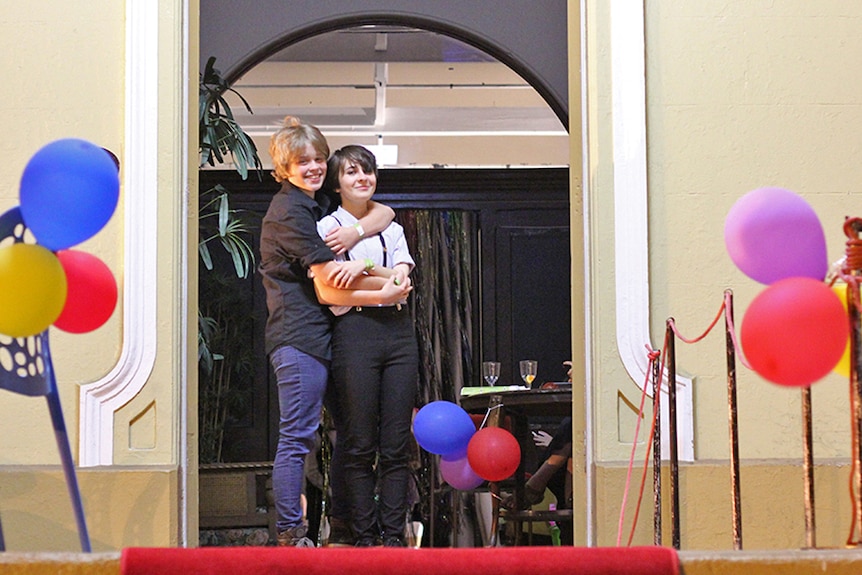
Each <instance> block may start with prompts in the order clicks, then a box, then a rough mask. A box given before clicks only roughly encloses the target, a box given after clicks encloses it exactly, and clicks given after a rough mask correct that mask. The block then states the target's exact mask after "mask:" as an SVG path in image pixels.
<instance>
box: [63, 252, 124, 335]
mask: <svg viewBox="0 0 862 575" xmlns="http://www.w3.org/2000/svg"><path fill="white" fill-rule="evenodd" d="M57 257H58V258H59V260H60V264H62V266H63V270H64V271H65V272H66V280H67V282H68V284H69V292H68V295H67V296H66V305H65V306H64V307H63V311H62V312H61V313H60V317H58V318H57V320H56V321H55V322H54V326H55V327H58V328H59V329H62V330H63V331H68V332H70V333H85V332H88V331H93V330H94V329H96V328H98V327H100V326H102V325H103V324H104V323H105V322H106V321H108V318H110V317H111V314H112V313H114V308H115V307H116V306H117V282H116V280H115V279H114V274H113V273H111V269H110V268H109V267H108V266H107V265H105V263H104V262H102V260H100V259H99V258H97V257H96V256H94V255H91V254H88V253H86V252H82V251H78V250H62V251H59V252H57Z"/></svg>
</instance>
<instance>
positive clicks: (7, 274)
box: [0, 243, 67, 337]
mask: <svg viewBox="0 0 862 575" xmlns="http://www.w3.org/2000/svg"><path fill="white" fill-rule="evenodd" d="M66 289H67V285H66V274H65V272H64V271H63V266H62V265H61V264H60V260H59V259H57V256H55V255H54V254H53V253H52V252H51V251H50V250H48V249H46V248H44V247H42V246H39V245H35V244H22V243H18V244H12V245H10V246H7V247H5V248H0V333H3V334H6V335H10V336H12V337H27V336H29V335H35V334H37V333H40V332H42V331H45V330H46V329H47V328H48V326H50V325H51V324H52V323H54V320H56V319H57V318H58V317H59V316H60V312H62V311H63V306H64V305H65V304H66Z"/></svg>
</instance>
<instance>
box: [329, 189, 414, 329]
mask: <svg viewBox="0 0 862 575" xmlns="http://www.w3.org/2000/svg"><path fill="white" fill-rule="evenodd" d="M357 221H359V220H357V219H356V218H355V217H354V216H353V214H351V213H350V212H348V211H347V210H345V209H344V208H343V207H342V206H339V207H338V209H337V210H335V212H333V213H332V214H330V215H328V216H326V217H324V218H323V219H322V220H320V221H319V222H317V233H318V234H319V235H320V237H321V238H325V237H326V234H328V233H329V232H330V231H331V230H333V229H335V228H337V227H339V226H352V225H353V224H355V223H356V222H357ZM381 236H382V237H383V241H382V242H381V241H380V237H381ZM384 244H385V245H386V253H385V254H384V253H383V246H384ZM347 254H348V255H349V256H350V259H351V260H364V259H365V258H368V259H370V260H371V261H372V262H374V265H375V266H384V267H387V268H390V269H391V268H394V267H395V266H396V265H398V264H407V265H408V266H409V267H410V270H411V271H412V270H413V267H414V266H415V265H416V262H414V261H413V258H412V257H411V256H410V250H409V249H408V247H407V240H406V239H405V238H404V228H403V227H401V225H399V224H396V223H395V222H392V223H390V224H389V225H388V226H387V227H386V229H385V230H383V231H382V232H380V233H379V234H373V235H370V236H365V237H364V238H362V239H361V240H359V242H358V243H357V244H356V245H355V246H353V248H352V249H351V250H349V251H348V252H347ZM384 255H385V257H384ZM335 261H338V262H343V261H347V258H345V257H344V255H343V254H342V255H340V256H336V258H335ZM350 308H351V306H336V305H333V306H329V309H330V310H332V313H333V314H335V315H344V314H345V313H347V311H348V310H350Z"/></svg>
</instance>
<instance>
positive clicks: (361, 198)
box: [336, 161, 377, 204]
mask: <svg viewBox="0 0 862 575" xmlns="http://www.w3.org/2000/svg"><path fill="white" fill-rule="evenodd" d="M376 189H377V172H376V171H374V170H369V169H368V168H367V167H366V168H363V167H362V166H361V165H360V164H359V163H358V162H354V161H348V162H347V163H346V164H345V165H344V166H343V167H342V169H341V173H340V174H339V175H338V189H337V190H336V191H337V192H338V193H339V194H341V202H342V203H343V204H348V203H350V204H366V203H368V200H370V199H371V196H373V195H374V190H376Z"/></svg>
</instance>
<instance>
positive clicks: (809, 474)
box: [802, 386, 817, 549]
mask: <svg viewBox="0 0 862 575" xmlns="http://www.w3.org/2000/svg"><path fill="white" fill-rule="evenodd" d="M802 439H803V441H802V468H803V470H804V475H803V481H804V485H805V546H806V547H808V548H809V549H814V548H815V547H817V542H816V536H815V529H814V527H815V524H814V455H813V454H814V436H813V433H812V426H811V387H810V386H805V387H803V388H802Z"/></svg>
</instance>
